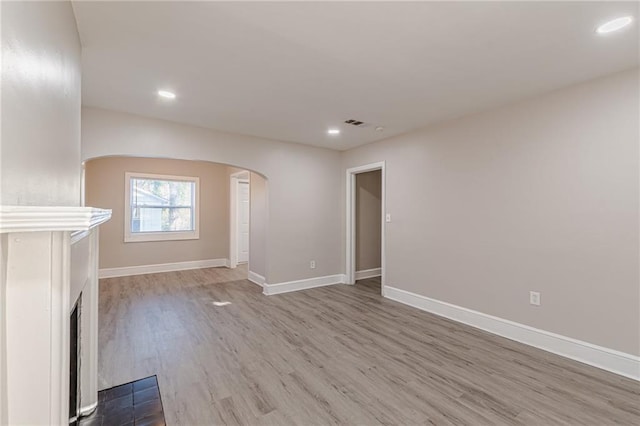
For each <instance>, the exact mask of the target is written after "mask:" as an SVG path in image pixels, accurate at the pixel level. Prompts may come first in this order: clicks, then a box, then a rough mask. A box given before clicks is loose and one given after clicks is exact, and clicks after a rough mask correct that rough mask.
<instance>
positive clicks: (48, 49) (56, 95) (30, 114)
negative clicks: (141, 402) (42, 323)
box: [0, 2, 80, 424]
mask: <svg viewBox="0 0 640 426" xmlns="http://www.w3.org/2000/svg"><path fill="white" fill-rule="evenodd" d="M0 13H1V21H2V23H1V28H2V30H1V36H0V38H1V40H2V91H1V103H2V108H1V111H2V122H1V124H2V127H1V131H0V204H2V205H49V206H51V205H60V206H77V205H79V203H80V41H79V38H78V32H77V29H76V22H75V17H74V14H73V10H72V9H71V3H69V2H2V3H0ZM7 250H8V245H7V236H6V234H2V237H1V238H0V263H1V265H0V424H7V422H8V410H7V360H6V353H7V352H6V349H7V347H6V344H7V343H6V334H5V331H6V330H5V327H6V318H5V311H6V310H5V307H4V303H5V300H6V298H5V292H6V273H7V270H6V262H7V256H8V253H7ZM33 309H34V311H33V314H34V318H35V317H36V316H38V315H39V314H40V313H42V312H44V311H42V310H40V312H38V310H37V308H36V305H33ZM43 336H46V333H43ZM43 389H44V388H43ZM34 391H37V390H34ZM47 392H48V390H47ZM41 408H42V409H45V410H46V409H47V408H46V407H41ZM29 409H33V407H29V408H25V410H29ZM36 411H38V410H36ZM16 418H17V417H16ZM47 418H48V416H47Z"/></svg>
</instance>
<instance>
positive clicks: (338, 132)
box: [327, 129, 340, 136]
mask: <svg viewBox="0 0 640 426" xmlns="http://www.w3.org/2000/svg"><path fill="white" fill-rule="evenodd" d="M327 133H328V134H330V135H332V136H335V135H339V134H340V129H329V130H327Z"/></svg>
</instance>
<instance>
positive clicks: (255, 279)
mask: <svg viewBox="0 0 640 426" xmlns="http://www.w3.org/2000/svg"><path fill="white" fill-rule="evenodd" d="M247 279H248V280H249V281H251V282H252V283H254V284H258V285H259V286H260V287H262V286H263V285H264V281H265V279H264V277H263V276H262V275H260V274H256V273H255V272H253V271H249V276H248V277H247Z"/></svg>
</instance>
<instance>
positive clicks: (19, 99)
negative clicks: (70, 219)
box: [0, 2, 80, 206]
mask: <svg viewBox="0 0 640 426" xmlns="http://www.w3.org/2000/svg"><path fill="white" fill-rule="evenodd" d="M1 135H2V138H1V149H0V153H1V157H0V176H1V181H2V182H1V184H0V193H1V196H0V202H1V203H2V204H3V205H59V206H77V205H79V203H80V41H79V38H78V32H77V30H76V22H75V17H74V15H73V10H72V9H71V3H69V2H2V131H1Z"/></svg>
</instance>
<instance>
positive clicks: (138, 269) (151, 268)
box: [98, 259, 229, 278]
mask: <svg viewBox="0 0 640 426" xmlns="http://www.w3.org/2000/svg"><path fill="white" fill-rule="evenodd" d="M228 265H229V260H228V259H207V260H191V261H188V262H174V263H160V264H157V265H139V266H124V267H122V268H105V269H100V270H99V271H98V277H99V278H115V277H128V276H131V275H143V274H155V273H158V272H172V271H186V270H188V269H201V268H219V267H223V266H224V267H228Z"/></svg>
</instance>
